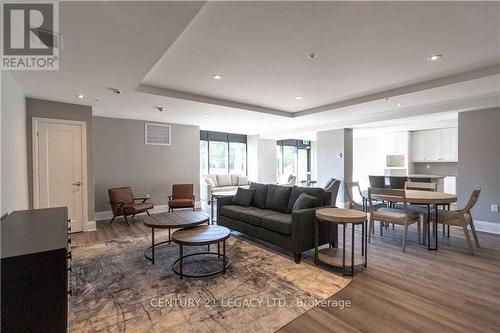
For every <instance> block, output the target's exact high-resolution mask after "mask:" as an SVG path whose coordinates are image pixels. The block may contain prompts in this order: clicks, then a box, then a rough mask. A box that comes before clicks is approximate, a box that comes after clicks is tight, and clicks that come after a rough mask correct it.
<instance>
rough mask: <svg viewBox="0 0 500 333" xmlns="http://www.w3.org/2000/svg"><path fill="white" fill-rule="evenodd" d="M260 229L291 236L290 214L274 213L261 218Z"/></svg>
mask: <svg viewBox="0 0 500 333" xmlns="http://www.w3.org/2000/svg"><path fill="white" fill-rule="evenodd" d="M262 227H263V228H264V229H267V230H271V231H276V232H279V233H281V234H285V235H291V234H292V214H284V213H278V212H274V213H273V214H272V215H266V216H264V217H262Z"/></svg>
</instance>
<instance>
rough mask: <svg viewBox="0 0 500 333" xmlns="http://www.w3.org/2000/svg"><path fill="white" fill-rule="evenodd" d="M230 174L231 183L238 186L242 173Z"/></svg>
mask: <svg viewBox="0 0 500 333" xmlns="http://www.w3.org/2000/svg"><path fill="white" fill-rule="evenodd" d="M230 176H231V185H233V186H237V185H238V177H239V176H240V175H233V174H231V175H230Z"/></svg>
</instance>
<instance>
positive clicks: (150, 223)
mask: <svg viewBox="0 0 500 333" xmlns="http://www.w3.org/2000/svg"><path fill="white" fill-rule="evenodd" d="M142 223H144V225H145V226H146V227H148V228H151V246H150V247H148V248H147V249H146V251H144V257H146V259H148V260H150V261H151V262H152V263H153V264H154V263H155V247H157V246H159V245H162V244H170V242H171V238H170V229H180V228H190V227H195V226H197V225H200V224H204V223H207V224H208V223H209V217H208V216H207V215H205V214H203V213H200V212H193V211H177V212H168V213H160V214H154V215H151V216H147V217H145V218H144V220H143V222H142ZM155 229H168V240H167V241H164V242H159V243H156V244H155ZM149 251H151V256H149V255H148V252H149Z"/></svg>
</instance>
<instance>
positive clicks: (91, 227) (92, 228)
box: [85, 221, 96, 231]
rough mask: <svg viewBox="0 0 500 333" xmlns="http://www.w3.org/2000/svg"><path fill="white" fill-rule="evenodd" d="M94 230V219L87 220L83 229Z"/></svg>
mask: <svg viewBox="0 0 500 333" xmlns="http://www.w3.org/2000/svg"><path fill="white" fill-rule="evenodd" d="M95 230H96V225H95V221H87V227H86V228H85V231H95Z"/></svg>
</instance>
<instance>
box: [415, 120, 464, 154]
mask: <svg viewBox="0 0 500 333" xmlns="http://www.w3.org/2000/svg"><path fill="white" fill-rule="evenodd" d="M411 146H412V161H413V162H456V161H457V160H458V129H457V128H441V129H432V130H425V131H415V132H412V136H411Z"/></svg>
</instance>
